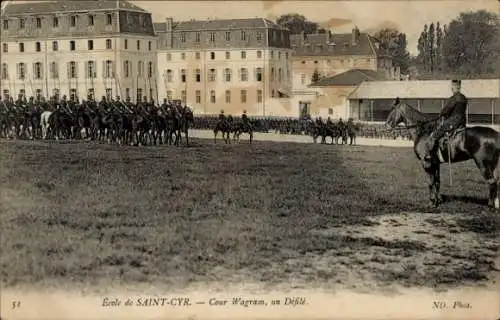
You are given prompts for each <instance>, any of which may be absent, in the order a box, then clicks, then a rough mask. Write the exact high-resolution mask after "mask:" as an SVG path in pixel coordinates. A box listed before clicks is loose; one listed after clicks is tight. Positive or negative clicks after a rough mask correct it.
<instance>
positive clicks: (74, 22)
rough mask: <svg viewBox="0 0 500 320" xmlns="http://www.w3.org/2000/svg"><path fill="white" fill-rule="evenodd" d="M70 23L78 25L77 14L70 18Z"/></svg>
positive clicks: (73, 25)
mask: <svg viewBox="0 0 500 320" xmlns="http://www.w3.org/2000/svg"><path fill="white" fill-rule="evenodd" d="M70 25H71V26H72V27H76V16H71V18H70Z"/></svg>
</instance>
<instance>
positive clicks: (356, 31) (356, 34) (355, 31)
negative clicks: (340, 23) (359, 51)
mask: <svg viewBox="0 0 500 320" xmlns="http://www.w3.org/2000/svg"><path fill="white" fill-rule="evenodd" d="M358 42H359V29H358V27H356V26H355V27H354V29H352V45H353V46H355V45H357V44H358Z"/></svg>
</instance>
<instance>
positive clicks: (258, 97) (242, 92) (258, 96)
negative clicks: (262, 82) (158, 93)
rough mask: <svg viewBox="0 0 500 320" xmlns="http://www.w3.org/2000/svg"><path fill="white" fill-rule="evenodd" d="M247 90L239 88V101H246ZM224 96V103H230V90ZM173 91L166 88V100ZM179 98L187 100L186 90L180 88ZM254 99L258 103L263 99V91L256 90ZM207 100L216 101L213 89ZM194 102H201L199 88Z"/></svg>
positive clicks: (171, 98)
mask: <svg viewBox="0 0 500 320" xmlns="http://www.w3.org/2000/svg"><path fill="white" fill-rule="evenodd" d="M247 94H248V92H247V90H240V94H239V96H240V102H241V103H247ZM224 97H225V102H226V103H231V91H230V90H226V92H225V94H224ZM173 98H174V97H173V91H171V90H168V91H167V99H168V100H173ZM180 99H181V100H182V101H184V102H187V92H186V90H182V91H181V97H180ZM256 100H257V102H258V103H262V100H263V91H262V90H260V89H259V90H257V92H256ZM209 101H210V103H217V96H216V94H215V90H210V96H209ZM195 103H198V104H199V103H202V102H201V90H196V91H195Z"/></svg>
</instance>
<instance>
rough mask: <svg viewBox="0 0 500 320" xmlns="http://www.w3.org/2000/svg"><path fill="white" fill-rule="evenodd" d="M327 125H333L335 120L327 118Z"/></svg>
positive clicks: (329, 126)
mask: <svg viewBox="0 0 500 320" xmlns="http://www.w3.org/2000/svg"><path fill="white" fill-rule="evenodd" d="M326 126H327V127H328V128H331V127H333V121H332V118H330V117H328V119H326Z"/></svg>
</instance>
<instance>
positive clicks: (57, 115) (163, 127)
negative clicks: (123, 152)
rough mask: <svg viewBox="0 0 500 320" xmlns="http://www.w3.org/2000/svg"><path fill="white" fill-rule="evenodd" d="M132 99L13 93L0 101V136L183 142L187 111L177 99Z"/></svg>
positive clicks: (189, 117)
mask: <svg viewBox="0 0 500 320" xmlns="http://www.w3.org/2000/svg"><path fill="white" fill-rule="evenodd" d="M142 101H143V102H139V103H135V104H134V103H132V102H130V99H127V100H126V101H122V100H120V97H116V99H106V97H102V98H101V101H99V102H97V101H95V100H94V99H92V98H88V100H82V101H79V99H78V98H73V99H69V100H68V99H67V97H66V96H63V97H62V99H59V98H58V97H56V96H53V97H51V98H50V99H45V98H44V97H39V98H38V99H36V100H35V99H34V98H33V97H30V98H29V101H27V100H26V98H23V96H19V97H18V99H17V100H16V101H14V100H13V98H12V97H10V98H9V97H7V99H4V100H0V137H2V138H25V139H56V140H59V139H88V140H95V141H107V142H109V143H118V144H130V145H147V144H157V143H158V144H163V143H168V144H174V145H177V146H178V145H180V143H181V139H182V138H181V135H182V134H184V135H185V138H186V143H189V142H188V141H189V140H188V127H189V125H190V124H192V123H193V122H194V117H193V112H192V110H191V109H190V108H188V107H187V106H185V105H183V104H182V103H181V102H180V101H178V100H176V101H172V102H167V101H166V99H165V100H164V102H163V104H162V105H160V106H157V105H155V102H154V100H153V99H150V100H149V101H148V100H147V97H144V98H143V100H142Z"/></svg>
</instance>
